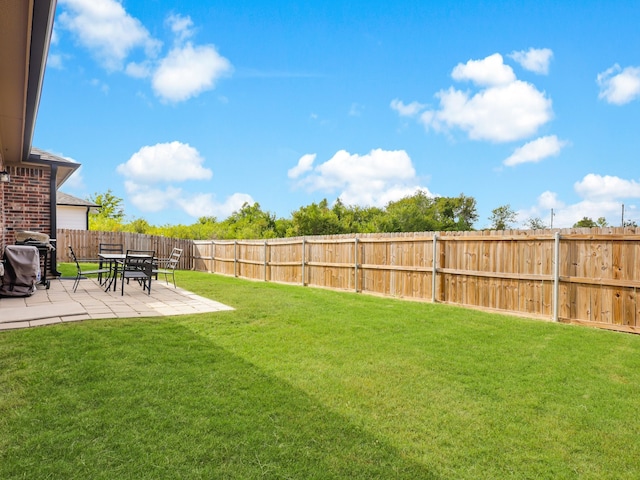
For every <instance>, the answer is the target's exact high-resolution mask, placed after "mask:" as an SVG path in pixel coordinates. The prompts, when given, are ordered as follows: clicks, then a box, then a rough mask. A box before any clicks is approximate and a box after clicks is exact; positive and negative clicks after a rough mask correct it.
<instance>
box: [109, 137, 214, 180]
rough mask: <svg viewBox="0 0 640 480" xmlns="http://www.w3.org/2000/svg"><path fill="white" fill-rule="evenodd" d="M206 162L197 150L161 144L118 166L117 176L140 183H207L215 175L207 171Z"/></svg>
mask: <svg viewBox="0 0 640 480" xmlns="http://www.w3.org/2000/svg"><path fill="white" fill-rule="evenodd" d="M203 163H204V159H203V158H202V157H201V156H200V153H199V152H198V150H196V149H195V148H193V147H192V146H190V145H188V144H185V143H181V142H175V141H174V142H171V143H158V144H156V145H152V146H145V147H142V148H141V149H140V150H138V151H137V152H136V153H134V154H133V155H132V156H131V158H130V159H129V160H128V161H127V162H126V163H122V164H120V165H118V167H117V168H116V170H117V172H118V173H120V174H122V175H124V176H125V177H127V178H128V179H130V180H134V181H136V182H141V183H154V182H162V181H164V182H182V181H184V180H207V179H209V178H211V176H212V172H211V170H209V169H208V168H204V167H203V166H202V164H203Z"/></svg>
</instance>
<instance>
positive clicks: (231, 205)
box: [177, 193, 255, 218]
mask: <svg viewBox="0 0 640 480" xmlns="http://www.w3.org/2000/svg"><path fill="white" fill-rule="evenodd" d="M177 203H178V205H179V206H180V208H182V209H183V210H184V211H185V213H186V214H187V215H190V216H192V217H195V218H199V217H205V216H206V217H209V216H214V217H216V218H227V217H229V215H231V214H232V213H233V212H236V211H238V210H240V209H241V208H242V205H244V204H245V203H248V204H250V205H252V204H254V203H255V200H254V199H253V198H252V197H251V195H248V194H246V193H234V194H233V195H231V196H229V197H227V198H226V199H225V200H224V202H218V201H217V200H216V198H215V196H214V195H213V194H211V193H200V194H197V195H194V196H192V197H189V198H182V199H180V200H179V201H178V202H177Z"/></svg>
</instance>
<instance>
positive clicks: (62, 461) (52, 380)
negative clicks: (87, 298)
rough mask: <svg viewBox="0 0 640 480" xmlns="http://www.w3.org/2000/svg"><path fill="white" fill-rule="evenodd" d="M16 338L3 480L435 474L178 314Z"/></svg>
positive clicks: (0, 469)
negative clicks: (175, 319)
mask: <svg viewBox="0 0 640 480" xmlns="http://www.w3.org/2000/svg"><path fill="white" fill-rule="evenodd" d="M11 345H12V351H11V352H10V353H9V354H7V355H3V356H2V357H0V367H2V368H3V369H4V374H3V383H4V384H5V385H7V386H8V387H7V388H6V389H5V388H3V396H5V394H6V398H5V399H4V400H2V403H0V415H1V417H2V420H0V432H2V433H0V439H1V441H0V477H1V478H3V479H9V478H65V479H71V478H82V479H86V478H92V479H99V478H104V479H107V478H108V479H114V478H118V479H128V478H131V479H133V478H135V479H142V478H154V479H156V478H180V479H189V478H234V479H237V478H296V479H301V478H321V479H331V478H340V479H343V478H350V479H351V478H366V479H371V478H412V479H416V478H422V479H428V478H436V477H437V475H435V474H434V472H430V471H428V469H427V468H426V467H425V466H424V465H421V464H417V463H415V462H413V461H412V460H410V459H407V458H404V457H403V456H402V455H401V454H400V453H399V452H398V451H397V450H395V449H394V448H393V447H392V446H390V445H388V444H386V443H385V442H384V441H381V440H380V439H378V438H376V437H374V436H372V435H371V434H370V433H367V432H365V431H364V430H363V429H362V428H359V427H358V426H354V425H352V424H350V423H349V421H348V420H347V419H345V418H342V417H340V416H339V415H336V414H335V413H333V412H330V411H328V410H327V409H326V408H325V407H323V406H322V405H321V404H319V403H318V402H316V401H314V400H313V399H312V398H310V397H309V396H308V395H306V394H305V393H304V392H302V391H300V390H297V389H295V388H292V387H291V386H290V385H288V384H286V383H284V382H282V381H281V380H278V379H276V378H272V377H270V376H267V375H265V374H264V373H263V372H261V371H260V370H259V369H257V368H256V367H254V366H252V365H251V364H249V363H247V362H246V361H244V360H242V359H240V358H238V357H237V356H234V355H233V354H230V353H229V352H227V351H225V350H223V349H221V348H220V347H218V346H216V345H213V344H212V343H209V342H207V341H206V340H205V339H203V338H202V337H200V336H197V335H196V334H194V333H192V332H191V331H190V330H188V329H187V328H185V327H181V326H179V325H176V324H173V323H170V322H168V321H164V320H157V321H151V320H150V321H140V320H137V321H131V322H110V321H107V322H101V323H91V324H79V325H71V326H59V327H56V328H47V329H34V330H30V331H23V332H19V333H18V334H16V336H15V338H14V341H12V343H11Z"/></svg>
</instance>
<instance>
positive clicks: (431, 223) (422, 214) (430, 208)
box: [381, 191, 438, 232]
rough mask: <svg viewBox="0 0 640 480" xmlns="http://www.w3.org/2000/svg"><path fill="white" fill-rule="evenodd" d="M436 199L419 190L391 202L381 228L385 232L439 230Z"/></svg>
mask: <svg viewBox="0 0 640 480" xmlns="http://www.w3.org/2000/svg"><path fill="white" fill-rule="evenodd" d="M435 204H436V202H435V199H434V198H433V197H429V196H427V195H426V194H425V193H424V192H422V191H419V192H417V193H416V194H414V195H411V196H409V197H404V198H401V199H400V200H397V201H395V202H389V203H388V204H387V207H386V211H387V215H386V216H385V218H384V220H383V222H382V225H381V230H382V231H383V232H428V231H435V230H437V228H436V227H437V225H438V222H437V220H436V214H435V213H436V207H435Z"/></svg>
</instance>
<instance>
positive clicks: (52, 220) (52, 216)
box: [49, 164, 61, 277]
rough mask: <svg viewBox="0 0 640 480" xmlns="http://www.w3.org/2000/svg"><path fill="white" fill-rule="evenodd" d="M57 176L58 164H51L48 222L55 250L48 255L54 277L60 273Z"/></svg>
mask: <svg viewBox="0 0 640 480" xmlns="http://www.w3.org/2000/svg"><path fill="white" fill-rule="evenodd" d="M57 176H58V165H56V164H52V165H51V178H50V179H49V224H50V225H51V236H50V238H51V240H52V241H53V245H54V246H55V247H56V248H55V250H53V251H51V252H49V257H50V258H51V262H50V264H51V267H50V271H51V275H53V276H54V277H59V276H60V275H61V274H60V272H59V271H58V262H57V250H58V242H57V241H56V240H57V238H56V237H57V235H58V215H57V212H56V204H57V190H56V177H57Z"/></svg>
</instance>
